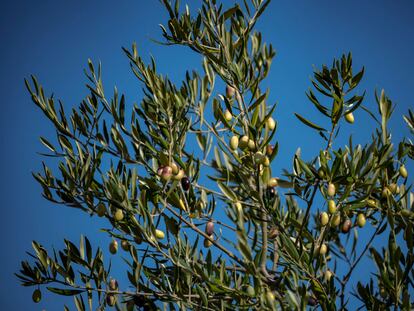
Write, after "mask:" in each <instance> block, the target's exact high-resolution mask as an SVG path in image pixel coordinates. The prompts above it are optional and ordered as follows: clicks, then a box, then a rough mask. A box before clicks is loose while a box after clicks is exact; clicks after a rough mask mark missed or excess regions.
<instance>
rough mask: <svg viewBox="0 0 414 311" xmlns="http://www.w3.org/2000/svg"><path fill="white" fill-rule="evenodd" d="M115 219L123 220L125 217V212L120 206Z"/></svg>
mask: <svg viewBox="0 0 414 311" xmlns="http://www.w3.org/2000/svg"><path fill="white" fill-rule="evenodd" d="M114 219H115V220H116V221H121V220H122V219H124V212H123V211H122V210H121V209H120V208H117V209H116V211H115V214H114Z"/></svg>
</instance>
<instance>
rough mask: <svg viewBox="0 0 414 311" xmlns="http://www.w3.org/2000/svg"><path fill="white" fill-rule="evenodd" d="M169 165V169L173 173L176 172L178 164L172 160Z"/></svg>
mask: <svg viewBox="0 0 414 311" xmlns="http://www.w3.org/2000/svg"><path fill="white" fill-rule="evenodd" d="M170 167H171V171H172V173H173V174H174V175H175V174H177V173H178V165H177V164H175V163H174V162H172V163H171V164H170Z"/></svg>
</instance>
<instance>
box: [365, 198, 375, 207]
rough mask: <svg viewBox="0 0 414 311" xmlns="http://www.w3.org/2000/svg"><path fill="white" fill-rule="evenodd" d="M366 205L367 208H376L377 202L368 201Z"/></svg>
mask: <svg viewBox="0 0 414 311" xmlns="http://www.w3.org/2000/svg"><path fill="white" fill-rule="evenodd" d="M367 205H368V206H369V207H377V202H376V201H375V200H374V199H368V200H367Z"/></svg>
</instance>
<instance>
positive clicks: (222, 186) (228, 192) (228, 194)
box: [217, 181, 237, 201]
mask: <svg viewBox="0 0 414 311" xmlns="http://www.w3.org/2000/svg"><path fill="white" fill-rule="evenodd" d="M217 185H218V186H219V188H220V190H221V192H223V194H224V195H225V196H226V197H228V198H229V200H231V201H236V200H237V196H236V194H235V193H234V192H233V191H232V190H231V189H230V188H229V187H228V186H226V185H225V184H223V183H222V182H221V181H217Z"/></svg>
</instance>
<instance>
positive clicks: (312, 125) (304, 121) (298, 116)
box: [295, 113, 326, 132]
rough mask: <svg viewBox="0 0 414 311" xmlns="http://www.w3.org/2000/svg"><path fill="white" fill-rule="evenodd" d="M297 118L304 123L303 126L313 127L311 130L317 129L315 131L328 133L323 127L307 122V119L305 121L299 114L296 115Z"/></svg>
mask: <svg viewBox="0 0 414 311" xmlns="http://www.w3.org/2000/svg"><path fill="white" fill-rule="evenodd" d="M295 116H296V117H297V118H298V119H299V120H300V121H301V122H302V123H303V124H305V125H307V126H309V127H311V128H313V129H315V130H318V131H324V132H326V129H324V128H323V127H321V126H319V125H316V124H315V123H313V122H311V121H309V120H307V119H305V118H304V117H302V116H301V115H300V114H298V113H295Z"/></svg>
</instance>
